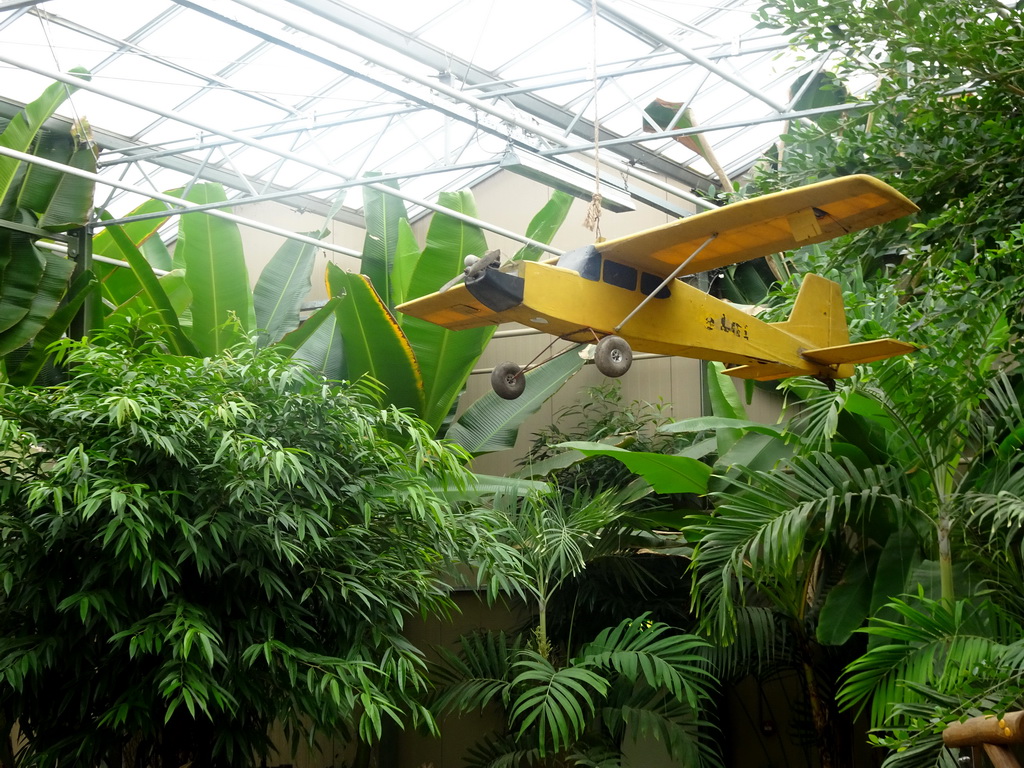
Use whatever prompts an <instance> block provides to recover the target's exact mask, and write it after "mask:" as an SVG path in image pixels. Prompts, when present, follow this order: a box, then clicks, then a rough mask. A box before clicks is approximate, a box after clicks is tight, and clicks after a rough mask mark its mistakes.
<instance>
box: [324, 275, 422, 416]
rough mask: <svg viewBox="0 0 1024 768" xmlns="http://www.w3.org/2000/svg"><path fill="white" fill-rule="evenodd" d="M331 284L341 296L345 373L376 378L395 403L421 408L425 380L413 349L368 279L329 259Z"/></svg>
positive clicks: (340, 308) (328, 278)
mask: <svg viewBox="0 0 1024 768" xmlns="http://www.w3.org/2000/svg"><path fill="white" fill-rule="evenodd" d="M327 285H328V287H329V289H330V292H331V295H332V296H336V297H339V298H341V302H340V304H339V305H338V317H339V318H340V319H341V336H342V339H343V343H344V348H345V378H347V379H356V378H359V377H360V376H364V375H365V376H369V377H371V378H373V379H376V380H377V381H379V382H380V383H381V384H383V385H384V387H385V388H386V389H387V394H388V400H389V401H390V402H391V403H393V404H394V405H396V406H398V407H399V408H412V409H413V410H414V411H415V412H416V413H422V412H423V382H422V379H421V378H420V372H419V368H418V367H417V365H416V359H415V358H414V357H413V354H412V348H411V347H410V346H409V342H408V340H407V339H406V338H405V334H403V333H402V331H401V329H400V328H399V327H398V323H396V322H395V318H394V317H393V316H392V315H391V313H390V312H389V311H388V309H387V307H385V306H384V303H383V302H382V301H381V299H380V297H379V296H378V295H377V293H376V292H375V291H374V290H373V286H372V285H371V284H370V280H369V278H367V277H365V276H363V275H353V274H352V273H350V272H344V271H342V270H341V269H340V268H339V267H337V266H335V265H334V264H328V265H327Z"/></svg>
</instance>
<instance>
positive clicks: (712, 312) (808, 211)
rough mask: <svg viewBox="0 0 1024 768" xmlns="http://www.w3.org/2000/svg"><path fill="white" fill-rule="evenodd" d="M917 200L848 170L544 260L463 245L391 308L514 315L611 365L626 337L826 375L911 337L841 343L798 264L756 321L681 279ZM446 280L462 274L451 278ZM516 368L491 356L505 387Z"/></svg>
mask: <svg viewBox="0 0 1024 768" xmlns="http://www.w3.org/2000/svg"><path fill="white" fill-rule="evenodd" d="M917 210H918V208H917V206H916V205H914V204H913V203H912V202H911V201H910V200H908V199H907V198H905V197H904V196H903V195H901V194H900V193H899V192H897V191H896V190H895V189H893V188H892V187H890V186H889V185H888V184H885V183H884V182H881V181H879V180H878V179H875V178H872V177H870V176H863V175H859V176H846V177H843V178H839V179H831V180H828V181H822V182H819V183H816V184H810V185H808V186H805V187H800V188H797V189H791V190H787V191H784V192H776V193H774V194H770V195H764V196H762V197H758V198H755V199H752V200H744V201H742V202H738V203H733V204H731V205H727V206H724V207H722V208H717V209H715V210H712V211H707V212H704V213H699V214H696V215H694V216H690V217H688V218H685V219H680V220H678V221H675V222H672V223H670V224H665V225H663V226H660V227H655V228H653V229H648V230H645V231H643V232H639V233H637V234H634V235H629V236H628V237H622V238H617V239H615V240H606V241H604V242H600V243H597V244H595V245H588V246H585V247H583V248H579V249H576V250H574V251H569V252H567V253H565V254H563V255H562V256H560V257H558V258H557V259H552V260H548V261H543V262H530V261H515V262H511V263H509V264H507V265H505V266H502V267H499V265H498V252H497V251H492V252H490V253H488V254H487V255H486V256H485V257H484V258H482V259H477V258H476V257H467V260H466V262H467V266H466V269H465V271H464V272H463V274H462V275H459V276H458V277H456V278H455V279H454V280H453V281H451V282H450V283H449V284H448V285H445V286H443V287H442V288H441V289H440V290H439V291H437V292H436V293H432V294H429V295H427V296H423V297H421V298H418V299H414V300H412V301H408V302H406V303H404V304H401V305H399V306H398V310H399V311H400V312H404V313H405V314H408V315H412V316H414V317H419V318H422V319H424V320H428V321H430V322H432V323H436V324H438V325H442V326H444V327H446V328H451V329H456V330H457V329H463V328H475V327H478V326H483V325H496V324H499V323H507V322H517V323H522V324H523V325H527V326H530V327H532V328H536V329H538V330H540V331H543V332H545V333H549V334H551V335H553V336H556V337H558V338H560V339H565V340H567V341H572V342H592V343H596V345H597V346H596V349H595V351H594V363H595V365H596V366H597V369H598V370H599V371H600V372H601V373H603V374H604V375H605V376H613V377H614V376H621V375H622V374H624V373H625V372H626V371H627V370H628V369H629V367H630V364H631V362H632V359H633V350H636V351H637V352H650V353H655V354H661V355H676V356H680V357H692V358H697V359H700V360H718V361H721V362H724V363H727V364H729V365H731V366H733V367H731V368H727V369H726V371H725V372H726V373H728V374H730V375H732V376H736V377H739V378H743V379H756V380H759V381H766V380H770V379H782V378H787V377H789V376H814V377H817V378H818V379H821V380H823V381H825V382H826V383H829V384H830V385H833V380H834V379H841V378H846V377H849V376H852V375H853V365H854V364H855V363H869V362H874V361H876V360H884V359H885V358H888V357H893V356H895V355H903V354H906V353H908V352H911V351H913V350H914V349H916V347H914V346H913V345H911V344H907V343H905V342H901V341H896V340H895V339H878V340H875V341H864V342H860V343H856V344H851V343H850V337H849V334H848V332H847V327H846V314H845V310H844V307H843V298H842V293H841V291H840V289H839V286H838V285H837V284H836V283H834V282H832V281H831V280H826V279H825V278H823V277H818V276H817V275H811V274H808V275H806V276H805V277H804V280H803V284H802V285H801V287H800V292H799V293H798V295H797V299H796V302H795V304H794V306H793V311H792V314H791V315H790V317H789V319H788V320H786V321H784V322H780V323H766V322H764V321H762V320H758V319H757V318H756V317H754V316H753V315H751V314H748V313H747V312H745V311H744V310H743V309H742V308H741V307H739V306H737V305H735V304H731V303H729V302H727V301H722V300H720V299H716V298H714V297H713V296H709V295H708V294H706V293H704V292H703V291H701V290H699V289H697V288H695V287H694V286H692V285H689V284H688V283H686V282H683V281H682V280H680V279H678V278H680V277H683V276H685V275H692V274H695V273H697V272H703V271H705V270H709V269H714V268H717V267H722V266H725V265H727V264H734V263H737V262H742V261H747V260H749V259H754V258H757V257H760V256H768V255H770V254H773V253H779V252H781V251H788V250H793V249H795V248H799V247H801V246H805V245H811V244H813V243H820V242H824V241H825V240H830V239H832V238H834V237H838V236H840V235H843V234H846V233H849V232H855V231H857V230H860V229H864V228H866V227H870V226H873V225H875V224H881V223H883V222H886V221H890V220H892V219H896V218H899V217H901V216H906V215H908V214H911V213H914V212H915V211H917ZM456 283H461V284H460V285H456ZM523 373H524V370H523V369H522V368H521V367H520V366H518V365H516V364H515V363H502V364H501V365H499V366H497V367H496V368H495V369H494V373H493V374H492V376H491V384H492V386H493V387H494V390H495V392H497V393H498V394H499V395H500V396H502V397H504V398H506V399H510V400H511V399H514V398H516V397H518V396H519V395H520V394H522V392H523V389H524V387H525V378H524V376H523Z"/></svg>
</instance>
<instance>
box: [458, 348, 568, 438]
mask: <svg viewBox="0 0 1024 768" xmlns="http://www.w3.org/2000/svg"><path fill="white" fill-rule="evenodd" d="M577 349H578V347H577V348H575V349H573V350H570V351H569V352H566V353H565V354H563V355H560V356H559V357H556V358H555V359H554V360H549V361H548V362H546V363H544V365H542V366H540V367H538V368H534V369H533V370H532V371H530V372H528V373H527V374H526V388H525V390H524V391H523V394H522V395H521V396H520V397H518V398H516V399H515V400H504V399H502V398H500V397H498V395H496V394H495V393H494V392H488V393H487V394H485V395H483V396H482V397H481V398H480V399H479V400H477V401H476V402H475V403H473V404H472V405H470V406H469V408H467V409H466V411H465V413H463V414H462V415H461V416H460V417H459V418H458V420H457V421H456V422H455V423H454V424H452V426H451V427H450V428H449V429H448V432H447V434H446V435H445V437H446V438H447V439H449V440H451V441H453V442H455V443H458V444H459V445H461V446H462V447H463V448H465V449H466V450H467V451H469V452H470V453H473V454H481V453H488V452H491V451H503V450H505V449H507V448H511V447H513V446H514V445H515V443H516V438H517V437H518V436H519V427H520V426H522V423H523V422H524V421H526V419H528V418H529V417H530V416H531V415H533V414H534V413H536V412H537V411H538V410H539V409H540V407H541V405H543V404H544V403H545V402H546V401H547V399H548V398H549V397H551V396H552V395H553V394H555V392H557V391H558V390H559V389H560V388H561V386H562V385H563V384H565V382H567V381H568V380H569V379H570V378H571V377H572V376H573V375H574V374H575V373H576V372H577V371H578V370H580V368H582V367H583V358H581V357H580V356H579V354H577V352H576V350H577Z"/></svg>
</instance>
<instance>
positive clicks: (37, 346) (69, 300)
mask: <svg viewBox="0 0 1024 768" xmlns="http://www.w3.org/2000/svg"><path fill="white" fill-rule="evenodd" d="M72 74H75V75H76V76H78V77H82V78H87V77H88V74H87V73H86V72H85V70H80V69H79V70H73V71H72ZM74 90H75V89H74V88H73V87H72V86H68V85H65V84H63V83H57V84H54V85H51V86H50V87H49V88H47V89H46V90H45V91H44V92H43V93H42V95H40V96H39V98H37V99H36V100H35V101H33V102H31V103H30V104H28V105H27V106H26V107H25V108H24V109H23V110H22V111H21V112H19V113H18V114H16V115H15V116H14V118H13V119H12V120H11V121H10V122H9V123H8V124H7V126H6V127H5V128H4V130H3V133H0V146H3V147H5V148H7V149H11V150H15V151H17V152H21V153H27V154H33V155H35V156H36V157H39V158H42V159H45V160H50V161H54V162H58V163H62V164H66V165H70V166H73V167H75V168H79V169H81V170H84V171H92V172H95V170H96V153H97V148H96V145H95V144H94V143H93V142H92V139H91V137H90V135H89V126H88V124H87V123H85V122H84V121H81V120H79V121H76V122H75V123H74V125H73V126H72V128H71V130H70V132H68V133H60V132H54V131H50V130H44V129H43V124H44V123H45V122H46V120H47V119H48V118H49V117H50V116H51V115H52V114H53V113H54V111H55V110H56V109H57V108H58V107H59V106H60V104H61V103H62V102H63V101H64V100H65V99H67V98H68V97H69V96H70V94H71V93H72V92H73V91H74ZM92 192H93V182H92V181H89V180H87V179H82V178H79V177H77V176H71V175H68V174H65V173H62V172H60V171H54V170H50V169H48V168H45V167H43V166H41V165H33V164H31V163H27V162H25V161H22V160H20V159H17V158H13V157H7V156H0V222H3V223H2V224H0V264H2V266H0V360H2V364H3V369H4V373H5V374H6V376H7V378H8V379H10V380H11V381H15V382H19V383H20V382H25V383H27V382H31V381H33V380H34V379H35V378H36V376H37V375H38V374H39V372H40V371H41V370H42V368H43V366H44V364H45V362H46V353H45V350H46V347H47V346H48V345H49V344H50V343H51V342H52V341H55V340H56V339H57V338H59V337H60V335H61V334H63V333H64V331H65V330H66V329H67V328H68V326H69V325H70V324H71V321H72V319H73V318H74V316H75V313H76V312H77V311H78V308H79V306H80V305H81V304H82V302H83V300H84V299H85V297H86V295H87V294H88V292H89V290H90V288H91V286H92V282H93V279H92V275H91V274H90V273H89V272H88V271H87V270H82V271H80V272H79V274H78V275H77V276H76V277H75V279H74V280H72V275H73V273H74V271H75V262H74V260H73V259H71V258H68V257H67V256H64V255H60V254H58V253H54V252H53V251H52V250H48V249H46V250H44V249H42V248H40V247H39V246H38V245H37V244H38V242H39V241H40V240H51V239H52V236H53V235H57V234H58V233H63V232H67V231H68V230H71V229H74V228H80V227H84V226H85V224H86V223H87V221H88V218H89V214H90V212H91V211H92Z"/></svg>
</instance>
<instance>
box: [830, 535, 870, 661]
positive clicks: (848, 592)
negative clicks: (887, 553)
mask: <svg viewBox="0 0 1024 768" xmlns="http://www.w3.org/2000/svg"><path fill="white" fill-rule="evenodd" d="M878 556H879V550H878V549H870V550H868V551H867V552H865V553H863V554H862V555H859V556H857V557H855V558H853V559H852V560H851V562H850V564H849V565H848V566H847V567H846V571H845V572H844V573H843V578H842V579H841V580H840V582H839V583H838V584H836V585H835V586H834V587H832V589H831V590H829V593H828V597H826V598H825V603H824V605H822V607H821V613H820V614H819V615H818V628H817V630H816V632H817V637H818V642H819V643H821V644H822V645H842V644H843V643H845V642H846V641H847V640H849V639H850V638H851V637H852V636H853V633H854V632H855V631H856V630H857V629H859V628H860V627H861V626H862V625H863V624H864V622H865V621H866V620H867V618H868V616H869V615H870V612H871V590H872V586H873V584H874V577H875V566H876V565H877V563H878Z"/></svg>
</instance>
